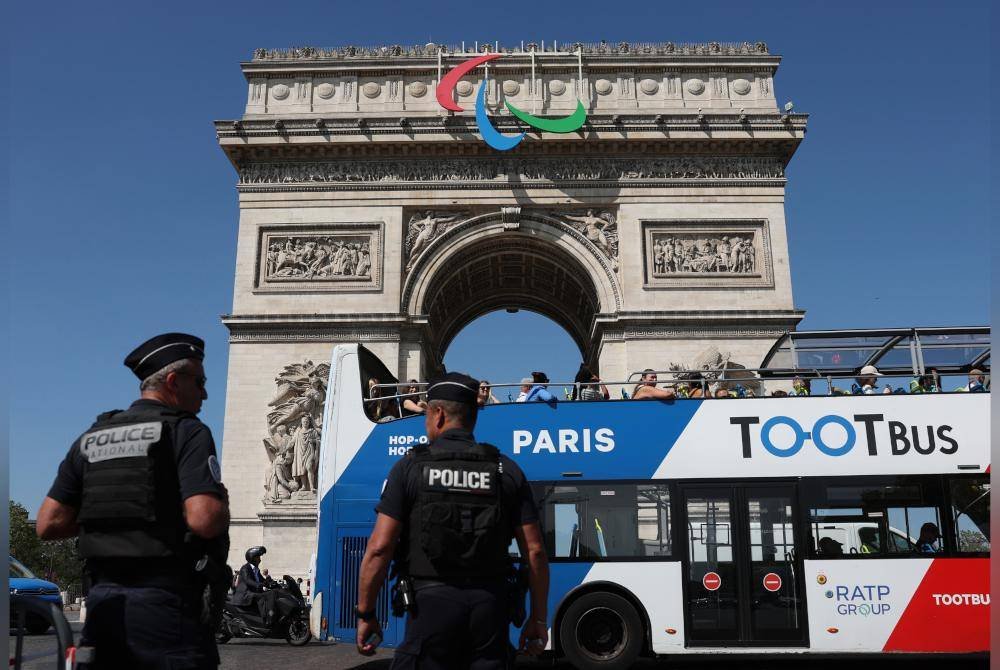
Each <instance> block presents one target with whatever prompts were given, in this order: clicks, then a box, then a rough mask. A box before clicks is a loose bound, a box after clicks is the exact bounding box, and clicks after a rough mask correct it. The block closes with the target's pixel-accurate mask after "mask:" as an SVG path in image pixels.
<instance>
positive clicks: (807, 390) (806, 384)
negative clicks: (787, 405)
mask: <svg viewBox="0 0 1000 670" xmlns="http://www.w3.org/2000/svg"><path fill="white" fill-rule="evenodd" d="M792 395H794V396H807V395H812V382H810V381H809V380H808V379H803V378H802V377H796V378H795V379H793V380H792Z"/></svg>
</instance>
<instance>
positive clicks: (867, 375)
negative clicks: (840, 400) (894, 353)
mask: <svg viewBox="0 0 1000 670" xmlns="http://www.w3.org/2000/svg"><path fill="white" fill-rule="evenodd" d="M881 376H882V373H881V372H879V371H878V368H876V367H875V366H874V365H866V366H864V367H863V368H861V371H860V372H859V373H858V376H857V377H856V378H855V381H856V382H857V383H856V384H853V385H852V386H851V391H852V392H853V393H854V395H875V394H876V393H878V391H876V390H875V389H876V388H877V385H876V381H877V379H878V378H879V377H881ZM882 393H892V388H891V387H889V386H886V387H885V388H884V389H882Z"/></svg>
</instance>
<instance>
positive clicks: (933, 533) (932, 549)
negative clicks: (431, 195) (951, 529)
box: [917, 521, 941, 554]
mask: <svg viewBox="0 0 1000 670" xmlns="http://www.w3.org/2000/svg"><path fill="white" fill-rule="evenodd" d="M939 539H941V532H940V531H939V530H938V527H937V524H935V523H931V522H930V521H928V522H927V523H925V524H924V525H923V526H921V527H920V537H918V538H917V553H919V554H936V553H937V552H939V551H941V548H940V547H939V546H935V545H936V544H937V543H938V540H939Z"/></svg>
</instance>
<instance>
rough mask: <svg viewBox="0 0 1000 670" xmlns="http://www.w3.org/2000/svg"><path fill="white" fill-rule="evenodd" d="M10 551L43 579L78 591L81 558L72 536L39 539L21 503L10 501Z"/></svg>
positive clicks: (67, 589)
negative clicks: (43, 540)
mask: <svg viewBox="0 0 1000 670" xmlns="http://www.w3.org/2000/svg"><path fill="white" fill-rule="evenodd" d="M10 554H11V556H13V557H14V558H16V559H17V560H19V561H21V563H23V564H24V565H25V566H26V567H27V568H28V569H29V570H31V571H32V572H33V573H35V575H37V576H38V577H40V578H42V579H47V580H49V581H51V582H54V583H56V584H58V585H59V588H60V589H62V590H63V591H70V592H71V593H72V594H79V593H80V577H81V574H82V572H83V559H81V558H80V554H79V552H78V551H77V548H76V540H75V539H72V538H71V539H67V540H54V541H52V542H42V541H41V540H40V539H38V536H37V535H36V534H35V527H34V526H33V525H32V524H30V523H29V522H28V510H26V509H25V508H24V505H22V504H20V503H18V502H15V501H13V500H11V501H10Z"/></svg>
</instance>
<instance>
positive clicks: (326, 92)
mask: <svg viewBox="0 0 1000 670" xmlns="http://www.w3.org/2000/svg"><path fill="white" fill-rule="evenodd" d="M335 92H336V89H335V88H334V86H333V84H331V83H330V82H324V83H322V84H320V85H319V86H317V87H316V95H318V96H319V97H321V98H323V99H324V100H329V99H330V98H332V97H333V94H334V93H335Z"/></svg>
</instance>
